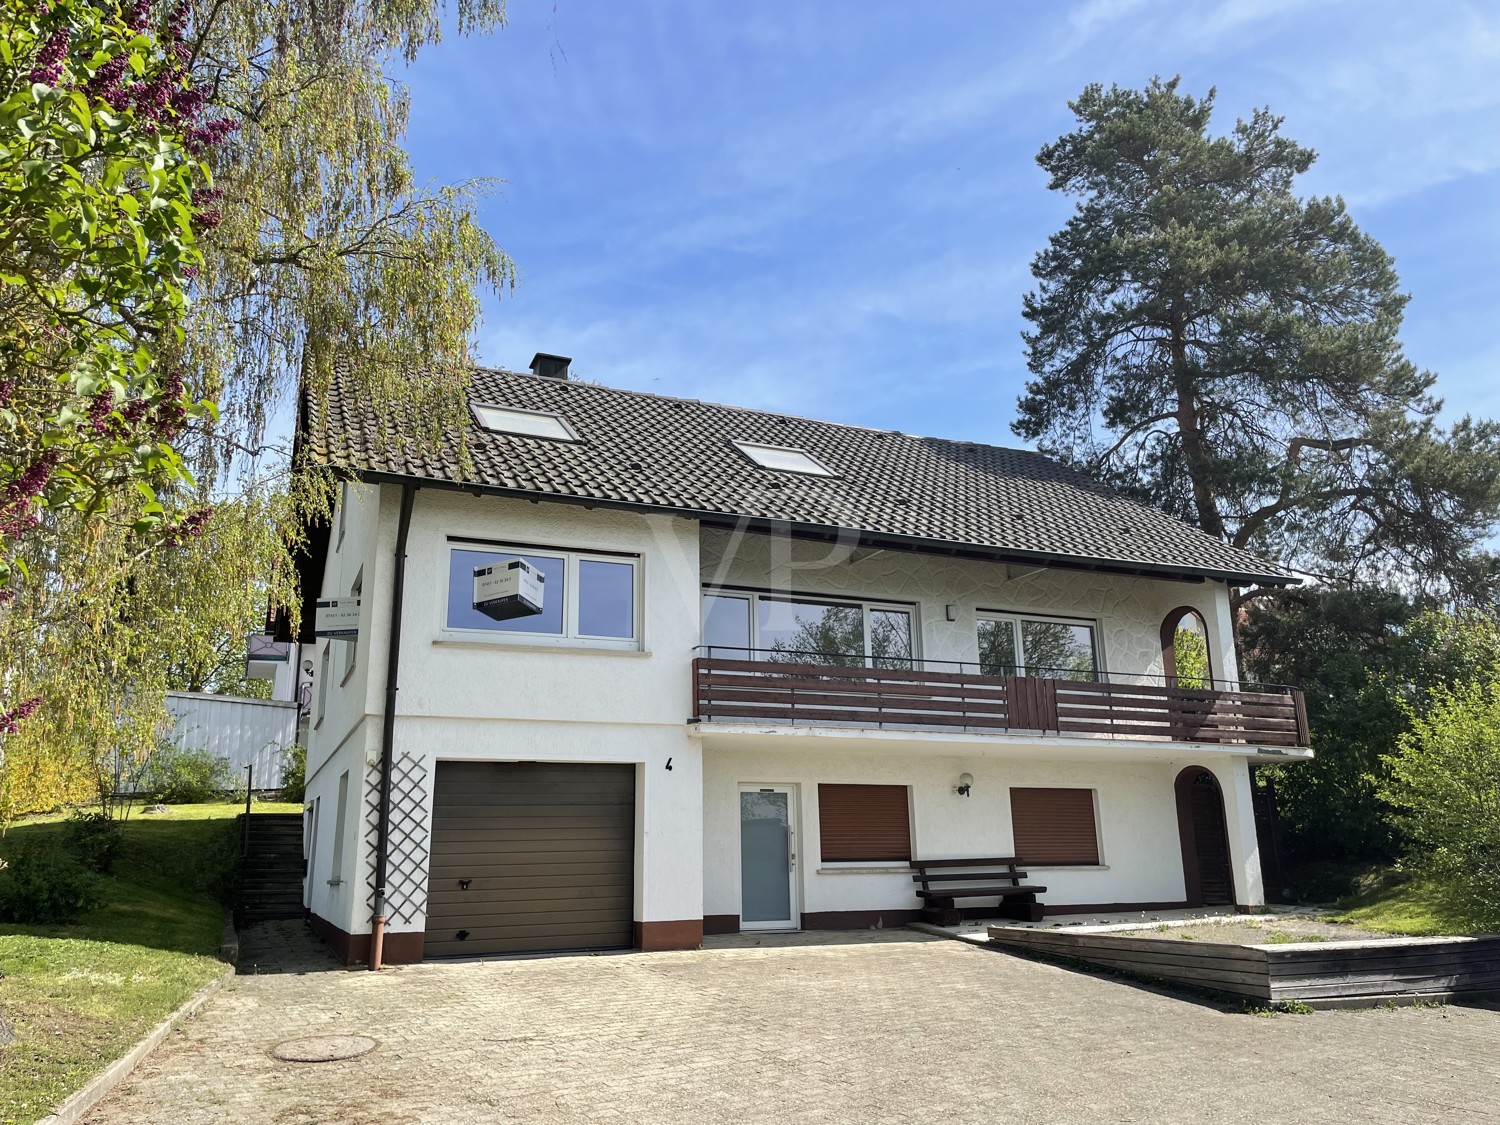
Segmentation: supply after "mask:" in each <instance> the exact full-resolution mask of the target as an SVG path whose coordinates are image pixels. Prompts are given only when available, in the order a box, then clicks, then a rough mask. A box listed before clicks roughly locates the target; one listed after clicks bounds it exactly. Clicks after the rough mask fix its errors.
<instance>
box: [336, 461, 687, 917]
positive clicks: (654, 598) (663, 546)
mask: <svg viewBox="0 0 1500 1125" xmlns="http://www.w3.org/2000/svg"><path fill="white" fill-rule="evenodd" d="M383 492H384V495H383V496H382V497H381V498H380V501H379V503H378V508H377V505H376V503H374V502H371V503H369V504H367V505H366V513H365V514H362V515H361V516H360V517H359V518H358V519H357V520H356V519H355V518H353V516H354V509H353V507H352V505H351V519H350V521H349V523H348V525H347V527H346V531H345V552H347V553H348V557H347V558H345V557H341V553H340V552H334V553H332V554H331V555H330V559H329V564H328V572H329V578H328V580H327V581H326V582H325V591H327V592H329V593H330V594H331V593H333V592H341V593H342V592H346V591H347V584H348V582H349V581H352V577H353V574H354V573H355V571H356V569H357V567H358V566H359V565H363V566H364V568H365V570H364V586H363V591H364V606H363V608H364V611H365V612H364V621H363V623H362V627H361V642H360V649H361V652H360V657H359V659H360V662H361V670H360V671H359V672H358V673H357V674H356V676H355V677H353V679H352V680H351V682H350V683H348V684H345V685H341V686H339V687H338V688H336V689H331V690H330V692H329V704H328V707H327V713H326V714H325V717H324V721H323V723H322V724H321V726H320V727H319V728H318V729H317V730H315V731H314V732H313V735H312V738H313V740H314V744H315V750H314V752H313V754H311V755H310V758H315V759H316V761H317V764H316V766H314V765H312V764H311V763H310V765H309V773H310V775H312V776H313V778H314V780H313V781H312V782H311V783H310V784H309V801H311V800H312V799H313V798H314V797H315V796H319V795H321V796H323V797H324V801H323V809H322V817H321V820H322V823H321V824H320V827H319V843H318V845H317V848H318V854H317V862H318V864H319V866H322V865H324V864H326V862H327V857H329V856H331V854H332V850H333V849H332V846H331V842H325V839H324V836H325V834H327V833H329V832H331V831H332V824H333V822H334V812H333V808H332V805H333V796H332V795H333V794H334V793H336V786H337V779H338V775H339V773H340V772H342V771H343V770H344V769H350V768H351V766H352V768H353V771H354V772H351V785H350V792H351V797H350V799H351V802H353V801H356V800H359V799H360V798H359V797H358V796H356V793H357V791H358V790H359V789H360V786H356V785H355V784H354V778H355V777H356V776H359V777H361V778H363V779H364V780H363V784H364V785H365V786H368V785H370V784H372V783H373V777H374V775H373V774H367V771H368V768H369V763H371V762H374V761H376V760H378V755H379V737H380V713H381V711H382V709H383V707H384V690H385V684H384V674H385V652H386V645H387V637H388V622H389V607H390V591H391V582H392V569H391V563H390V560H391V554H392V552H393V550H394V544H395V531H396V519H397V512H398V507H399V497H400V493H399V490H398V489H396V488H393V487H390V486H387V487H385V488H384V490H383ZM377 512H378V519H377V518H376V515H377ZM366 515H367V516H368V517H369V518H368V519H367V518H366ZM356 524H357V525H358V526H357V527H356ZM335 534H336V532H335ZM450 536H453V537H458V538H465V539H477V540H497V541H504V542H506V543H512V544H518V545H526V546H532V547H554V548H573V549H584V550H587V549H596V550H608V551H616V552H628V553H638V554H639V555H640V556H641V559H640V567H641V579H642V593H641V604H642V607H643V609H644V621H645V623H644V627H643V629H642V649H641V651H632V652H626V651H611V650H600V649H587V648H578V649H568V648H558V647H551V646H539V645H536V644H526V643H524V640H523V641H521V642H519V643H512V642H511V641H509V640H506V639H501V638H494V639H492V638H490V637H487V636H483V637H473V638H466V639H463V640H454V639H450V638H445V637H444V636H443V635H442V634H443V624H444V615H445V612H446V592H447V582H448V550H449V543H448V538H449V537H450ZM406 568H407V569H406V592H405V607H404V612H403V632H402V638H401V670H400V677H401V680H400V691H399V694H398V697H397V707H396V714H397V720H396V728H395V729H396V733H395V753H396V755H397V757H398V758H399V757H400V756H402V755H408V754H409V755H413V756H416V757H417V758H419V759H420V772H421V773H422V774H423V777H422V781H421V784H420V808H421V813H420V821H421V823H420V824H418V825H416V826H415V827H417V828H418V829H419V830H420V831H421V832H424V833H425V832H426V830H427V826H428V825H429V824H430V821H431V814H432V781H433V774H434V767H435V763H436V762H437V761H438V760H488V761H552V762H569V761H576V762H628V763H633V764H635V765H636V766H637V778H638V782H637V786H638V794H637V813H636V815H637V826H636V862H637V868H638V875H637V879H636V919H637V920H638V921H676V920H681V919H695V918H698V917H700V916H701V914H702V908H701V901H702V895H701V872H702V860H701V854H702V841H703V831H702V820H701V794H702V776H701V752H700V750H699V747H698V744H697V743H696V742H695V741H694V740H692V739H690V738H689V737H688V736H687V719H688V717H689V715H690V714H691V712H692V690H691V689H692V682H691V667H692V658H693V648H694V646H695V645H696V644H697V643H698V635H699V623H698V622H699V597H698V573H699V567H698V529H697V524H696V523H694V522H691V521H687V520H683V519H680V518H678V517H674V516H667V515H654V514H653V515H647V514H639V515H637V514H633V513H622V512H611V511H589V510H585V509H583V508H580V507H573V506H567V505H560V504H532V503H528V502H525V501H513V500H505V499H500V498H495V497H483V498H480V497H474V496H471V495H465V494H460V493H453V492H442V491H435V490H423V491H419V492H418V493H417V496H416V501H415V505H414V508H413V515H412V523H411V530H410V534H409V539H408V550H407V562H406ZM372 607H378V609H372ZM333 667H334V673H335V676H337V671H338V669H339V667H340V662H339V656H338V653H337V651H335V656H334V661H333ZM669 759H670V760H671V762H672V768H671V769H670V770H668V769H667V768H666V764H667V762H668V760H669ZM315 771H316V772H315ZM362 808H363V805H361V809H362ZM360 819H361V818H360V817H359V816H351V817H350V818H349V822H350V824H351V825H352V826H357V824H358V822H359V821H360ZM350 833H351V836H353V837H354V838H353V839H350V840H346V842H345V847H344V854H345V865H346V866H350V865H351V864H352V865H353V870H354V872H355V873H356V874H357V875H358V880H357V881H356V882H354V883H353V884H352V885H346V886H345V887H343V888H338V887H335V888H328V889H325V885H324V882H323V880H326V879H327V877H328V876H327V872H326V871H325V872H322V873H320V875H318V876H315V877H313V878H312V884H311V891H312V895H313V898H314V902H315V903H316V904H319V905H315V906H314V910H315V911H316V912H317V913H319V914H320V915H322V916H323V917H325V918H328V919H329V920H330V921H332V922H333V923H334V924H335V925H337V926H339V927H340V928H342V929H345V930H347V931H349V932H365V931H368V929H369V910H368V903H367V901H366V898H365V896H366V895H367V890H366V888H365V885H364V873H365V871H366V869H367V864H368V862H369V856H368V848H367V845H366V842H365V833H364V832H363V831H359V832H356V831H355V828H353V827H351V829H350ZM424 878H425V874H424ZM355 889H357V891H358V893H357V894H356V893H353V891H354V890H355ZM397 895H401V896H405V897H407V898H409V899H411V900H413V901H418V900H420V901H425V884H420V885H419V884H413V885H409V886H408V885H400V884H399V883H398V882H397V881H395V880H393V886H392V896H393V900H394V898H395V897H396V896H397ZM319 906H321V907H322V908H321V909H320V908H319ZM424 925H425V920H424V917H423V916H422V914H421V912H420V911H418V912H417V915H416V917H415V918H413V919H409V920H406V921H403V922H399V923H394V924H393V925H392V926H391V929H392V931H393V932H402V931H420V930H421V929H423V928H424Z"/></svg>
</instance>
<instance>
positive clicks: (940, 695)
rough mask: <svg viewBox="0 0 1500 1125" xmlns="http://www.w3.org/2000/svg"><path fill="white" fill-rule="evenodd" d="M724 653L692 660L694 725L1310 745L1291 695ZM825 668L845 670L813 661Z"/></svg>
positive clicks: (1297, 695) (1297, 698)
mask: <svg viewBox="0 0 1500 1125" xmlns="http://www.w3.org/2000/svg"><path fill="white" fill-rule="evenodd" d="M725 651H726V650H724V649H718V650H714V651H713V652H707V650H705V654H700V655H699V656H698V657H697V658H696V659H695V660H694V661H693V678H694V691H695V697H696V699H697V708H698V710H697V720H698V721H699V722H770V723H790V724H817V725H836V726H857V727H879V728H898V729H922V728H941V729H947V730H972V731H980V732H1003V731H1021V732H1042V733H1046V734H1063V735H1080V736H1085V737H1102V738H1134V739H1162V740H1175V741H1185V742H1226V743H1247V744H1253V745H1263V746H1307V745H1308V730H1307V710H1306V707H1305V706H1304V704H1303V699H1302V692H1301V691H1299V690H1297V689H1295V688H1282V687H1266V686H1261V685H1254V690H1243V689H1244V687H1245V686H1246V685H1239V684H1236V685H1234V687H1233V688H1232V689H1231V688H1230V687H1228V686H1227V685H1221V684H1219V683H1217V682H1215V683H1213V684H1211V685H1209V686H1203V685H1201V684H1199V685H1194V686H1184V685H1183V684H1181V683H1173V682H1171V681H1169V680H1166V679H1163V678H1160V677H1158V678H1157V682H1155V683H1147V682H1140V683H1122V682H1110V681H1106V680H1105V679H1104V678H1103V677H1096V678H1095V679H1092V680H1083V679H1062V678H1055V677H1052V676H1041V675H1037V676H990V675H984V674H983V673H982V672H981V671H980V670H979V669H977V668H975V666H974V665H969V666H968V667H969V668H972V669H974V670H973V671H964V670H963V666H962V665H958V664H946V665H945V664H942V663H940V662H934V661H915V660H899V661H886V662H887V663H896V664H899V665H900V667H891V668H877V667H869V666H868V665H867V662H865V661H864V658H862V657H844V656H832V657H823V656H821V655H819V654H801V653H796V654H787V653H762V652H758V651H754V650H745V649H736V650H732V652H733V655H730V656H725V655H722V654H723V653H724V652H725ZM824 659H827V660H829V661H835V660H837V661H842V662H843V663H832V662H830V663H821V662H818V661H821V660H824ZM794 661H796V662H794ZM1131 679H1133V680H1142V681H1145V680H1147V679H1150V677H1131Z"/></svg>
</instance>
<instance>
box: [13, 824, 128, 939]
mask: <svg viewBox="0 0 1500 1125" xmlns="http://www.w3.org/2000/svg"><path fill="white" fill-rule="evenodd" d="M103 904H104V882H103V880H102V879H100V878H99V877H98V876H97V875H95V874H94V873H93V872H92V871H90V870H89V869H88V868H86V867H84V866H83V864H81V863H79V862H78V860H76V859H74V858H73V856H72V855H71V854H70V853H69V852H68V851H66V850H65V849H63V848H60V847H57V846H55V845H53V846H50V847H49V846H46V845H36V844H33V845H28V846H26V847H24V848H22V849H21V851H20V852H19V853H18V854H17V855H16V857H15V858H14V859H13V860H11V862H10V864H9V865H8V866H7V867H6V868H5V870H4V871H0V920H4V921H6V922H21V923H24V924H27V925H40V926H46V925H56V924H58V923H62V922H71V921H73V920H74V919H76V918H78V917H79V916H80V915H83V914H87V913H89V912H90V911H91V910H97V909H98V908H99V907H100V906H102V905H103Z"/></svg>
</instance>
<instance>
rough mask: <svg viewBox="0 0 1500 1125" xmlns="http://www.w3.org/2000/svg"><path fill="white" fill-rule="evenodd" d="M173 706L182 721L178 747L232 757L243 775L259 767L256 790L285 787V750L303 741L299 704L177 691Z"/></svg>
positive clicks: (175, 736)
mask: <svg viewBox="0 0 1500 1125" xmlns="http://www.w3.org/2000/svg"><path fill="white" fill-rule="evenodd" d="M167 710H168V711H169V712H170V713H171V714H172V716H173V717H174V718H175V719H176V725H175V726H174V727H173V729H172V733H171V735H170V738H171V739H172V741H173V742H174V743H176V744H177V745H178V746H180V747H182V748H183V749H185V750H207V751H208V752H209V753H210V754H213V755H214V756H215V757H218V758H227V759H228V760H229V764H230V765H231V766H232V767H233V768H234V769H235V770H237V771H238V772H239V773H240V774H241V775H243V774H244V772H245V767H246V766H247V765H254V767H255V780H254V782H253V784H254V786H255V788H256V789H276V788H278V787H279V786H280V785H281V771H282V768H283V766H284V765H285V761H284V759H283V752H284V751H285V750H286V749H287V747H289V746H291V745H292V744H293V743H295V742H296V741H297V705H296V704H295V703H286V702H282V701H281V700H275V699H241V698H239V697H238V696H233V695H206V694H199V693H197V692H185V691H173V692H168V693H167Z"/></svg>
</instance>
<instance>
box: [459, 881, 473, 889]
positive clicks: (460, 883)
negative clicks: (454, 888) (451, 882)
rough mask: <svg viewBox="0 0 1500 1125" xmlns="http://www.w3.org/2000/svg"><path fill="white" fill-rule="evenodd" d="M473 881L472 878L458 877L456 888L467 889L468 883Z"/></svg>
mask: <svg viewBox="0 0 1500 1125" xmlns="http://www.w3.org/2000/svg"><path fill="white" fill-rule="evenodd" d="M473 881H474V880H473V879H460V880H459V881H458V889H459V890H461V891H466V890H468V889H469V884H470V883H472V882H473Z"/></svg>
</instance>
